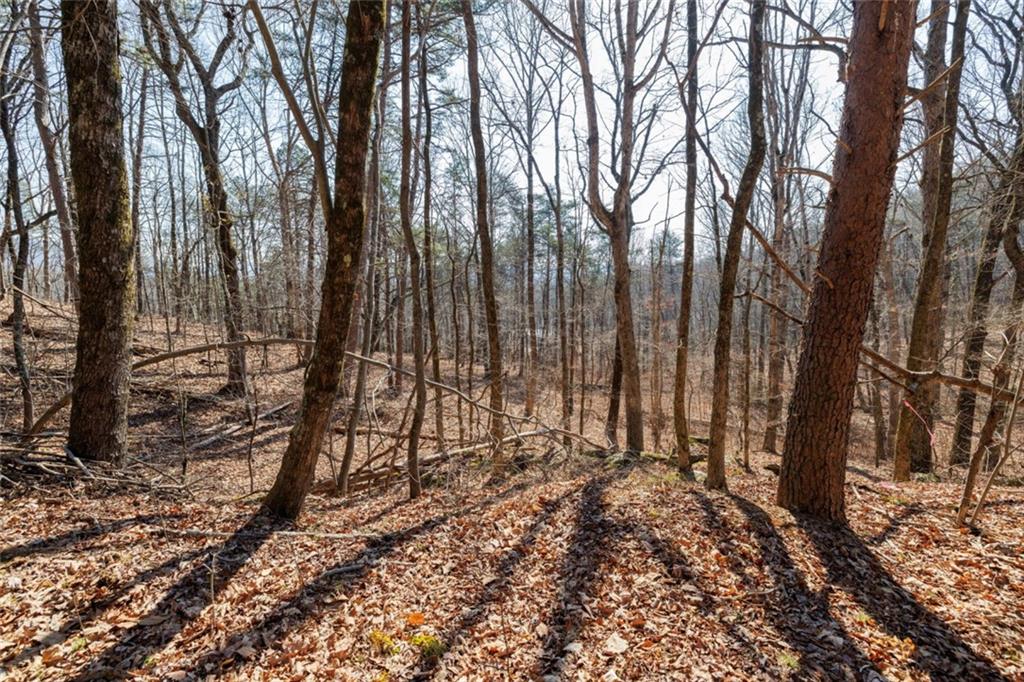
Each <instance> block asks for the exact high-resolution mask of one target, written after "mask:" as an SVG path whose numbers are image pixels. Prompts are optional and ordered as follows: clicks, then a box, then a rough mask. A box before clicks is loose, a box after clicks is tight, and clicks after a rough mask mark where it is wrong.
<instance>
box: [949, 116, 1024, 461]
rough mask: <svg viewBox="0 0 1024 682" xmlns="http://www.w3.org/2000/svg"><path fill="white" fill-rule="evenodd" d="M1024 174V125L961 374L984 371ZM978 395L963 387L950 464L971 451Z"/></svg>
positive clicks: (984, 254)
mask: <svg viewBox="0 0 1024 682" xmlns="http://www.w3.org/2000/svg"><path fill="white" fill-rule="evenodd" d="M1022 177H1024V129H1022V130H1020V131H1018V133H1017V139H1016V140H1015V141H1014V147H1013V153H1012V155H1011V157H1010V160H1009V162H1008V164H1007V166H1006V168H1004V169H1003V170H1002V172H1000V174H999V184H998V186H997V188H996V190H995V192H994V193H993V195H992V198H991V199H990V202H991V208H990V209H989V216H988V223H987V225H986V228H985V236H984V237H983V238H982V242H981V253H980V254H979V258H978V269H977V271H976V272H975V275H974V287H973V288H972V290H971V305H970V308H969V309H968V312H967V336H966V339H965V341H964V357H963V365H962V369H961V372H960V375H961V376H963V377H966V378H968V379H977V378H978V376H980V374H981V357H982V353H983V352H984V350H985V340H986V339H987V338H988V324H987V319H988V310H989V301H990V299H991V297H992V289H993V287H994V286H995V267H996V258H997V257H998V255H999V243H1000V242H1001V241H1002V238H1003V231H1004V230H1005V229H1006V227H1007V225H1018V224H1019V223H1020V221H1021V219H1022V218H1024V202H1021V201H1020V191H1021V178H1022ZM976 402H977V396H976V395H975V393H974V391H971V390H968V389H965V388H964V389H960V393H959V394H958V395H957V401H956V429H955V430H954V432H953V446H952V449H951V451H950V454H949V463H950V464H966V463H967V460H968V458H969V457H970V454H971V435H972V432H973V430H974V412H975V405H976Z"/></svg>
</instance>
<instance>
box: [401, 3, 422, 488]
mask: <svg viewBox="0 0 1024 682" xmlns="http://www.w3.org/2000/svg"><path fill="white" fill-rule="evenodd" d="M411 36H412V10H411V6H410V4H409V3H408V2H403V3H402V177H401V181H400V187H399V199H398V201H399V204H400V206H399V212H400V213H401V216H400V218H401V222H402V235H403V236H404V237H405V250H406V252H407V253H408V255H409V277H410V280H411V282H412V353H413V366H414V370H415V380H416V386H415V391H416V404H415V406H414V407H413V411H412V422H411V424H410V426H409V445H408V450H407V453H406V474H407V475H408V477H409V499H412V500H414V499H416V498H417V497H419V496H420V492H421V488H420V465H419V446H420V430H421V429H422V428H423V417H424V411H425V410H426V407H427V384H426V375H425V369H424V357H423V301H422V299H421V297H420V252H419V249H418V248H417V247H416V237H415V236H414V235H413V232H412V197H411V196H410V194H411V188H410V186H409V184H410V183H409V178H410V175H411V167H412V145H413V140H412V128H411V126H410V117H411V113H412V111H411V109H412V104H411V91H412V83H411V82H410V77H409V62H410V54H409V49H410V47H409V46H410V43H411Z"/></svg>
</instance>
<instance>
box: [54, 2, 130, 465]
mask: <svg viewBox="0 0 1024 682" xmlns="http://www.w3.org/2000/svg"><path fill="white" fill-rule="evenodd" d="M61 34H62V45H61V47H62V49H63V55H64V71H65V73H66V77H67V82H68V146H69V149H70V152H71V177H72V181H73V182H74V188H75V197H76V200H77V208H78V225H79V239H78V245H79V256H80V258H81V263H80V265H81V268H80V271H79V277H80V280H79V292H80V295H81V299H80V302H79V310H80V315H79V322H78V340H77V343H76V357H75V374H74V380H73V390H72V395H71V421H70V426H69V429H68V447H69V448H70V449H71V450H72V451H73V452H74V453H75V454H76V455H78V456H79V457H82V458H83V459H95V460H103V461H111V462H120V461H121V460H122V459H123V458H124V457H125V455H126V448H127V445H128V402H129V381H130V378H131V360H132V353H131V342H132V327H133V326H134V320H135V316H134V310H133V308H134V303H135V279H134V274H135V273H134V272H133V264H134V253H133V242H134V237H133V235H132V226H131V208H130V203H129V197H128V169H127V164H126V161H125V154H124V144H123V138H122V134H123V119H122V114H121V111H122V108H121V77H120V73H121V68H120V64H119V62H118V43H119V39H118V29H117V6H116V4H115V3H105V2H80V1H78V0H63V1H62V2H61Z"/></svg>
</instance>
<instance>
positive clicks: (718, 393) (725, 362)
mask: <svg viewBox="0 0 1024 682" xmlns="http://www.w3.org/2000/svg"><path fill="white" fill-rule="evenodd" d="M764 14H765V0H754V2H753V4H752V5H751V8H750V37H749V49H750V64H749V66H748V83H749V86H748V87H749V94H748V96H747V118H748V120H749V123H750V153H749V155H748V156H747V163H746V166H745V167H744V168H743V175H742V176H741V177H740V182H739V186H738V187H737V188H736V200H735V202H734V204H733V211H732V218H731V220H730V222H729V234H728V236H727V237H726V244H725V257H724V258H723V260H722V281H721V286H720V287H719V293H718V330H717V331H716V333H715V351H714V360H715V365H714V372H713V375H712V389H711V427H710V433H709V438H710V440H709V442H708V476H707V479H705V481H704V484H705V485H706V486H707V488H708V489H711V490H724V489H725V487H726V486H725V441H726V437H727V435H726V434H727V422H728V418H729V364H730V363H729V361H730V346H731V344H732V311H733V305H734V303H735V298H734V294H735V291H736V274H737V272H738V270H739V264H740V255H741V249H742V247H743V232H744V230H745V228H746V223H747V212H748V210H749V209H750V204H751V202H752V201H753V198H754V190H755V189H756V187H757V177H758V175H759V174H760V173H761V166H762V164H763V163H764V156H765V148H766V144H765V135H764V111H763V109H762V105H763V101H764V73H763V68H764V67H763V60H764Z"/></svg>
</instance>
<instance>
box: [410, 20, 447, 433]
mask: <svg viewBox="0 0 1024 682" xmlns="http://www.w3.org/2000/svg"><path fill="white" fill-rule="evenodd" d="M416 23H417V27H418V28H419V35H420V46H419V51H420V74H419V76H420V98H421V100H422V102H421V103H422V106H423V263H424V272H425V274H426V285H427V286H426V289H427V291H426V294H427V331H428V333H429V334H430V372H431V374H432V376H433V379H434V382H435V383H438V384H439V383H441V344H440V342H439V340H438V334H437V304H436V301H435V292H434V267H435V265H436V264H435V262H434V248H433V244H434V225H433V222H432V219H431V207H432V204H433V196H432V194H433V191H434V178H433V167H432V165H431V158H430V145H431V143H432V141H433V137H434V125H433V113H432V112H431V108H430V82H429V80H428V75H429V66H430V64H429V60H428V59H427V54H428V53H427V36H428V26H427V22H426V19H424V18H423V17H422V16H421V15H420V5H419V4H417V5H416ZM441 399H442V393H441V388H440V387H439V386H435V387H434V431H435V435H436V436H437V437H438V438H439V439H440V441H441V442H442V443H444V403H443V402H441Z"/></svg>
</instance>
